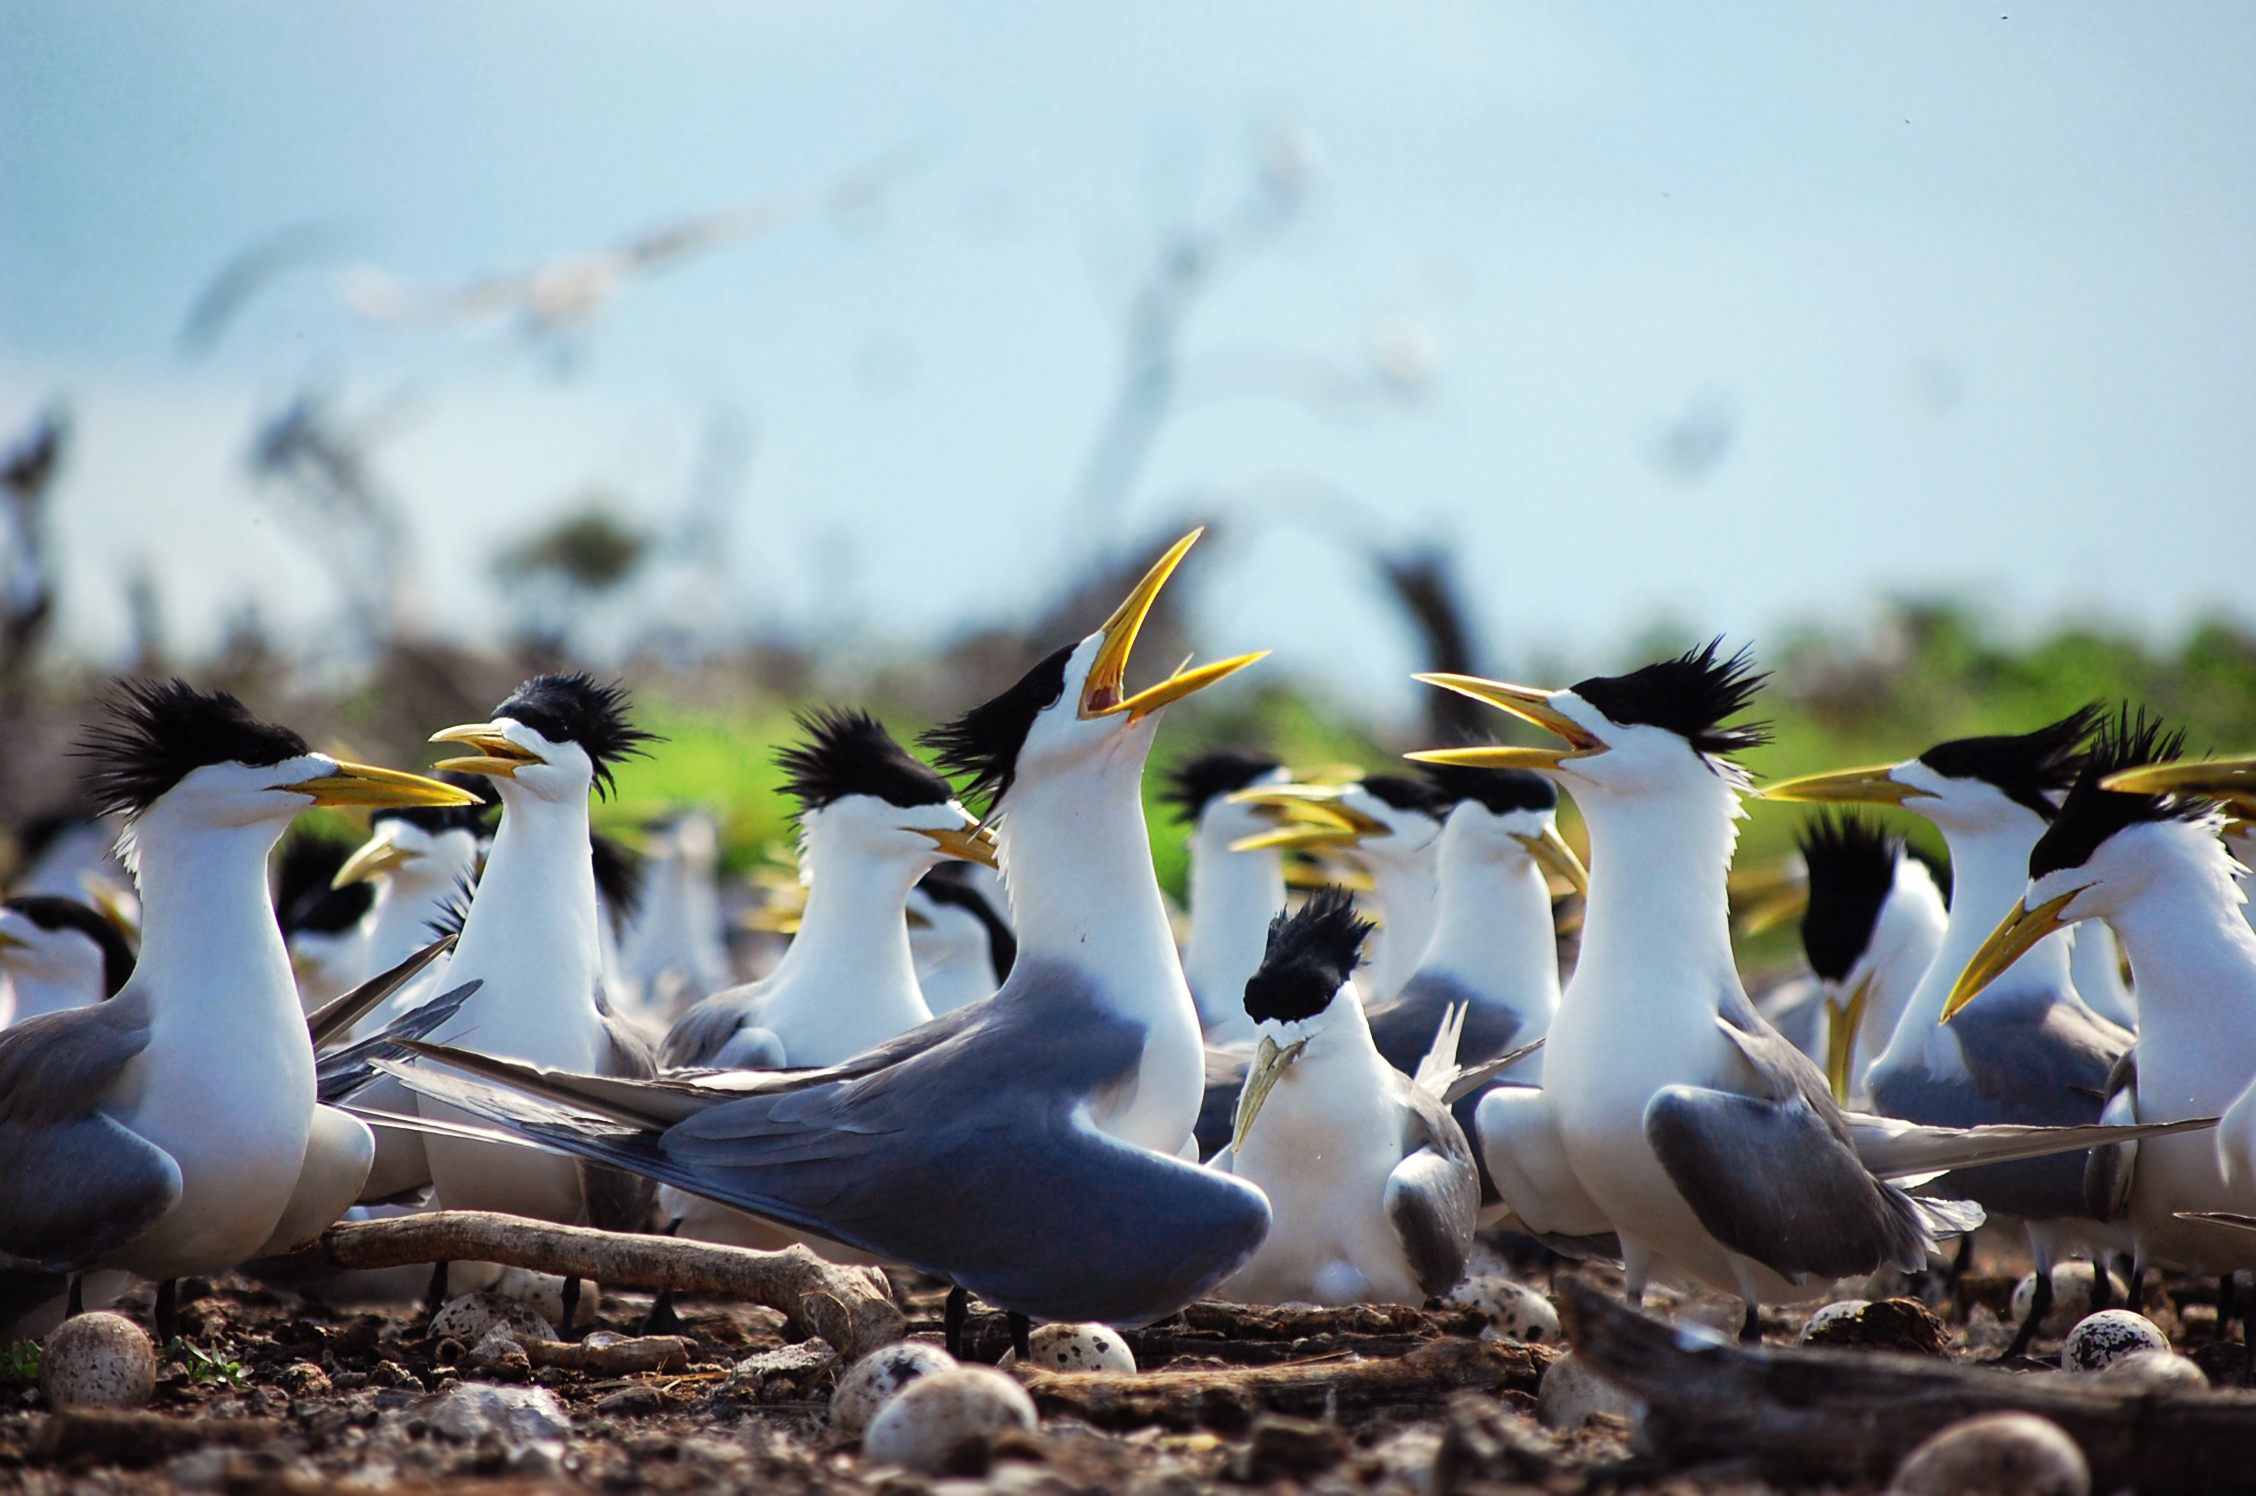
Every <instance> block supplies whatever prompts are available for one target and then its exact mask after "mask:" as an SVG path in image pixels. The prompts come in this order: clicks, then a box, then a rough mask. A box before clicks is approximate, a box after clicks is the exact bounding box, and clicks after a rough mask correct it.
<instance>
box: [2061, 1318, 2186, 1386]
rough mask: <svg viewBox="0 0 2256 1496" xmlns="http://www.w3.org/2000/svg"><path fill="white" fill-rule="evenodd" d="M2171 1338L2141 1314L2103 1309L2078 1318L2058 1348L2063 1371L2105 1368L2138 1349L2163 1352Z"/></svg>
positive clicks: (2136, 1352)
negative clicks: (2065, 1341)
mask: <svg viewBox="0 0 2256 1496" xmlns="http://www.w3.org/2000/svg"><path fill="white" fill-rule="evenodd" d="M2169 1348H2170V1338H2169V1337H2168V1336H2167V1335H2164V1334H2163V1333H2162V1330H2161V1328H2160V1327H2159V1326H2158V1325H2156V1324H2155V1323H2154V1321H2153V1320H2151V1319H2148V1318H2147V1317H2146V1316H2145V1315H2143V1314H2133V1313H2132V1312H2131V1311H2130V1310H2128V1309H2102V1310H2100V1311H2099V1313H2097V1314H2090V1315H2086V1316H2085V1317H2084V1318H2083V1319H2081V1320H2079V1321H2077V1323H2076V1328H2074V1329H2073V1330H2070V1331H2069V1332H2068V1341H2067V1343H2066V1344H2065V1345H2063V1346H2061V1348H2060V1369H2061V1370H2062V1371H2105V1370H2106V1369H2107V1368H2108V1367H2109V1366H2110V1365H2112V1364H2113V1363H2115V1362H2117V1361H2120V1360H2122V1359H2123V1358H2124V1357H2125V1356H2135V1355H2137V1354H2138V1353H2139V1352H2140V1351H2166V1350H2168V1349H2169Z"/></svg>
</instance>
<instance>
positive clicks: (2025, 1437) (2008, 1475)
mask: <svg viewBox="0 0 2256 1496" xmlns="http://www.w3.org/2000/svg"><path fill="white" fill-rule="evenodd" d="M2090 1492H2091V1467H2090V1466H2089V1465H2088V1464H2086V1463H2085V1460H2084V1452H2083V1451H2082V1450H2081V1449H2078V1448H2077V1447H2076V1441H2075V1440H2073V1439H2071V1438H2069V1437H2068V1436H2067V1435H2066V1434H2064V1433H2062V1432H2061V1431H2060V1429H2059V1427H2058V1426H2057V1425H2055V1424H2052V1423H2048V1422H2046V1421H2045V1420H2044V1419H2042V1418H2039V1417H2037V1416H2036V1415H2035V1414H2034V1413H1985V1414H1983V1415H1982V1416H1981V1417H1979V1418H1969V1419H1967V1420H1966V1421H1965V1422H1964V1423H1954V1424H1952V1425H1951V1426H1950V1427H1949V1428H1946V1429H1944V1430H1943V1431H1942V1432H1941V1433H1939V1434H1937V1435H1935V1436H1934V1437H1933V1438H1931V1439H1929V1440H1928V1441H1927V1442H1926V1443H1924V1444H1922V1445H1920V1446H1919V1447H1918V1448H1917V1449H1915V1450H1913V1451H1912V1452H1911V1458H1909V1459H1907V1460H1905V1461H1904V1462H1903V1464H1902V1465H1901V1466H1899V1467H1898V1468H1897V1470H1896V1478H1895V1479H1894V1480H1892V1481H1890V1482H1889V1483H1888V1491H1887V1496H2090Z"/></svg>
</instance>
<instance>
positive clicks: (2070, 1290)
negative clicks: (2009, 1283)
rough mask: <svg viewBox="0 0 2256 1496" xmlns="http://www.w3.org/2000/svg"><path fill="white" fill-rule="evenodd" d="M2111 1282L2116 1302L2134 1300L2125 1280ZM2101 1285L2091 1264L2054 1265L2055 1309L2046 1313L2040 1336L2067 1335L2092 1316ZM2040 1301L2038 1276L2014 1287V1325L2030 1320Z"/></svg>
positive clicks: (2030, 1275)
mask: <svg viewBox="0 0 2256 1496" xmlns="http://www.w3.org/2000/svg"><path fill="white" fill-rule="evenodd" d="M2107 1281H2108V1283H2109V1284H2111V1285H2112V1286H2113V1289H2114V1294H2115V1297H2114V1299H2113V1300H2112V1302H2114V1303H2117V1304H2120V1303H2122V1302H2123V1301H2124V1300H2125V1299H2127V1298H2129V1297H2130V1296H2131V1291H2130V1289H2128V1288H2127V1287H2125V1286H2124V1284H2123V1280H2122V1279H2120V1278H2118V1277H2116V1276H2115V1275H2114V1274H2113V1273H2110V1274H2108V1276H2107ZM2098 1282H2099V1277H2098V1270H2097V1269H2095V1268H2094V1267H2093V1266H2092V1265H2091V1264H2090V1263H2088V1262H2056V1263H2054V1264H2053V1265H2052V1307H2051V1308H2050V1309H2048V1310H2046V1311H2045V1317H2044V1322H2043V1323H2042V1324H2040V1325H2038V1326H2037V1330H2038V1333H2040V1334H2043V1335H2047V1336H2051V1335H2064V1334H2066V1333H2067V1332H2068V1327H2069V1326H2070V1325H2073V1324H2074V1323H2075V1322H2076V1321H2077V1320H2079V1319H2082V1318H2083V1317H2084V1316H2085V1315H2087V1314H2089V1313H2091V1312H2092V1307H2093V1306H2092V1297H2093V1295H2092V1289H2093V1287H2094V1286H2095V1285H2096V1284H2097V1283H2098ZM2036 1301H2037V1275H2036V1274H2035V1273H2025V1274H2023V1275H2022V1278H2021V1281H2020V1282H2019V1283H2016V1284H2015V1285H2013V1312H2012V1320H2013V1323H2014V1324H2016V1325H2019V1324H2020V1323H2021V1321H2023V1320H2025V1319H2027V1318H2028V1317H2029V1306H2030V1305H2031V1304H2034V1303H2035V1302H2036Z"/></svg>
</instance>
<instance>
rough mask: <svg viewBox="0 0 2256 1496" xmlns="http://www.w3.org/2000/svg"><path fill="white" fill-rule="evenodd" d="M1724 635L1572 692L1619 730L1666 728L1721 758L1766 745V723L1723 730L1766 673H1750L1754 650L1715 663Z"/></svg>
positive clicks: (1597, 679) (1750, 699)
mask: <svg viewBox="0 0 2256 1496" xmlns="http://www.w3.org/2000/svg"><path fill="white" fill-rule="evenodd" d="M1722 648H1723V636H1722V635H1721V634H1718V635H1717V636H1716V637H1715V638H1713V639H1710V640H1709V641H1708V643H1707V646H1706V647H1705V648H1703V649H1688V650H1686V651H1685V652H1684V653H1683V654H1680V655H1678V656H1677V657H1676V658H1675V659H1673V660H1655V661H1654V662H1653V663H1652V664H1650V665H1646V666H1644V667H1642V668H1641V669H1637V670H1632V671H1631V672H1629V674H1627V675H1594V676H1592V677H1591V678H1590V679H1588V680H1586V681H1580V682H1578V683H1576V685H1575V687H1574V693H1575V695H1577V696H1580V697H1581V698H1582V699H1583V700H1584V701H1587V702H1589V703H1590V704H1591V705H1592V706H1594V707H1596V708H1598V710H1599V711H1601V712H1604V713H1605V714H1606V717H1607V719H1608V720H1609V721H1613V722H1619V723H1620V724H1622V725H1623V726H1624V727H1629V726H1645V727H1660V728H1665V729H1667V730H1668V731H1670V732H1673V733H1675V734H1676V735H1677V736H1678V737H1680V738H1683V739H1685V740H1687V741H1688V742H1690V743H1691V744H1692V746H1693V747H1694V748H1697V749H1698V750H1699V751H1700V752H1702V753H1705V754H1710V755H1713V756H1715V757H1718V758H1721V757H1723V756H1725V755H1727V754H1732V753H1738V752H1741V751H1743V750H1745V749H1748V748H1758V747H1760V746H1762V745H1763V744H1764V743H1767V742H1769V741H1770V724H1769V723H1767V722H1742V723H1739V724H1737V725H1736V726H1732V727H1726V726H1724V725H1723V724H1724V719H1725V718H1728V717H1734V716H1737V715H1738V714H1739V713H1740V712H1743V711H1745V710H1746V709H1747V707H1748V706H1749V705H1750V704H1751V703H1752V702H1753V701H1754V699H1755V693H1756V692H1758V691H1760V690H1761V689H1762V686H1763V682H1764V681H1766V680H1768V679H1770V677H1769V675H1768V674H1766V673H1758V672H1757V671H1756V670H1755V656H1754V648H1753V646H1752V645H1749V646H1747V647H1745V648H1742V649H1741V650H1740V651H1739V652H1738V653H1737V654H1734V655H1732V656H1731V657H1730V658H1729V659H1718V658H1717V657H1716V652H1717V651H1718V650H1720V649H1722Z"/></svg>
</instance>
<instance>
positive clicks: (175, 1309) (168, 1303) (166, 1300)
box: [156, 1278, 180, 1345]
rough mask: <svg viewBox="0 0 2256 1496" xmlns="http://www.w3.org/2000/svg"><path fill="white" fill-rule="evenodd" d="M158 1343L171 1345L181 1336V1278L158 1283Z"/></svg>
mask: <svg viewBox="0 0 2256 1496" xmlns="http://www.w3.org/2000/svg"><path fill="white" fill-rule="evenodd" d="M156 1318H157V1344H159V1345H170V1344H172V1343H173V1342H174V1341H175V1340H178V1339H179V1338H180V1280H179V1279H178V1278H167V1279H165V1280H164V1281H163V1282H162V1283H159V1284H158V1285H157V1315H156Z"/></svg>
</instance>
